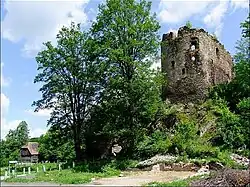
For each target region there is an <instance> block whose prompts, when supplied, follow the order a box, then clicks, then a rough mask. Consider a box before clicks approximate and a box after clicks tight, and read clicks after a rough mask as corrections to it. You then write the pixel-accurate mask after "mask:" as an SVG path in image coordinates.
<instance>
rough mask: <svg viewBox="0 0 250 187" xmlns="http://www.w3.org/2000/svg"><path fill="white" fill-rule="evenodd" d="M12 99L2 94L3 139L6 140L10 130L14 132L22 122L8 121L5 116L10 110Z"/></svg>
mask: <svg viewBox="0 0 250 187" xmlns="http://www.w3.org/2000/svg"><path fill="white" fill-rule="evenodd" d="M9 106H10V99H9V98H8V97H7V96H6V95H5V94H3V93H1V138H2V139H3V138H5V136H6V135H7V134H8V132H9V130H10V129H12V130H14V129H15V128H16V127H17V126H18V124H19V123H20V122H21V120H13V121H7V120H6V118H5V116H6V114H7V112H8V110H9Z"/></svg>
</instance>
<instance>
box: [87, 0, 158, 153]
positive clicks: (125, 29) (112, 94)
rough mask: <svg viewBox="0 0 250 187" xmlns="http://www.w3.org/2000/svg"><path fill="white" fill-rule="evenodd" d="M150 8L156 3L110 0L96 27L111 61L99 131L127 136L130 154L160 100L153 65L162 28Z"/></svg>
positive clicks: (93, 30) (104, 57)
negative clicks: (151, 67) (159, 31)
mask: <svg viewBox="0 0 250 187" xmlns="http://www.w3.org/2000/svg"><path fill="white" fill-rule="evenodd" d="M150 9H151V2H147V1H145V0H141V1H136V0H107V1H106V3H105V4H102V5H100V6H99V13H98V15H97V19H96V22H94V23H93V25H92V28H91V33H92V36H93V39H94V41H95V42H97V43H98V45H99V47H100V48H99V49H100V51H99V59H101V60H102V61H103V62H105V64H106V74H105V77H104V79H105V82H104V83H105V84H103V86H104V88H105V89H104V92H103V94H102V105H101V107H102V111H104V112H102V113H103V115H102V117H103V118H101V120H100V121H102V124H103V126H102V127H100V129H101V130H99V131H100V132H102V133H104V132H107V133H108V134H109V136H112V137H116V139H120V140H121V139H124V141H125V142H126V143H124V144H123V145H124V146H125V147H123V148H124V149H123V151H125V152H127V153H128V151H131V149H132V148H133V147H134V144H135V142H136V140H137V138H139V137H140V132H142V131H144V130H146V128H147V125H148V124H149V123H150V121H151V120H152V118H153V117H154V114H155V113H156V111H157V110H158V107H159V104H160V103H161V99H160V97H159V96H160V89H161V87H160V82H161V77H160V76H158V74H157V73H156V72H154V71H152V70H151V69H150V66H151V65H152V63H153V60H150V59H151V58H152V57H155V56H156V55H157V52H158V49H159V36H158V30H159V28H160V26H159V23H158V22H157V20H156V16H155V15H151V12H150ZM153 79H155V80H157V81H154V80H153ZM99 109H100V108H99ZM104 114H105V115H104ZM99 117H100V116H99ZM97 118H98V116H95V119H97ZM126 146H127V147H126ZM130 153H131V152H130Z"/></svg>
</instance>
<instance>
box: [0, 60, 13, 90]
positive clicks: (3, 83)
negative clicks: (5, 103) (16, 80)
mask: <svg viewBox="0 0 250 187" xmlns="http://www.w3.org/2000/svg"><path fill="white" fill-rule="evenodd" d="M3 66H4V63H3V62H1V87H6V86H9V84H10V82H11V80H10V78H6V77H5V76H3Z"/></svg>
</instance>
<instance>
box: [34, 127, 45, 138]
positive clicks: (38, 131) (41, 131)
mask: <svg viewBox="0 0 250 187" xmlns="http://www.w3.org/2000/svg"><path fill="white" fill-rule="evenodd" d="M46 132H47V129H41V128H36V129H30V137H31V138H34V137H40V136H41V135H42V134H45V133H46Z"/></svg>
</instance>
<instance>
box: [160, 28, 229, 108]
mask: <svg viewBox="0 0 250 187" xmlns="http://www.w3.org/2000/svg"><path fill="white" fill-rule="evenodd" d="M161 54H162V57H161V68H162V71H163V72H164V73H166V79H167V83H166V85H165V86H164V87H163V98H164V99H165V100H166V99H170V101H172V102H184V103H185V102H196V101H198V100H203V99H205V98H206V95H207V93H208V88H209V87H211V86H213V85H216V84H220V83H225V82H229V81H231V80H232V77H233V71H232V68H233V60H232V57H231V55H230V54H229V52H227V51H226V50H225V48H224V46H223V45H222V44H220V43H219V41H218V40H217V39H216V38H215V37H214V36H212V35H210V34H208V33H207V32H206V31H204V30H203V29H189V28H188V27H186V26H184V27H181V28H180V29H179V30H178V34H177V36H175V35H174V33H173V32H170V33H168V34H163V37H162V46H161Z"/></svg>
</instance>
